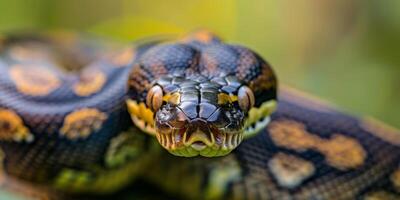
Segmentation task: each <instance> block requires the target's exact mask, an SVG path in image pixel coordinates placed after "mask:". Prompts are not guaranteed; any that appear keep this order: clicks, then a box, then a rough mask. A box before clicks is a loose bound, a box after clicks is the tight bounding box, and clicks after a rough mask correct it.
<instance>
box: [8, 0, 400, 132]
mask: <svg viewBox="0 0 400 200" xmlns="http://www.w3.org/2000/svg"><path fill="white" fill-rule="evenodd" d="M196 28H208V29H210V30H212V31H214V32H216V33H218V34H219V35H220V36H222V37H223V38H224V39H226V40H228V41H230V42H234V43H240V44H245V45H247V46H249V47H251V48H252V49H254V50H256V51H257V52H259V53H260V54H261V55H262V56H264V57H265V58H266V59H267V60H268V61H269V62H270V63H271V64H272V65H273V66H274V68H275V70H276V72H277V74H278V76H279V79H280V81H281V82H283V83H285V84H288V85H291V86H293V87H296V88H299V89H302V90H305V91H307V92H309V93H312V94H314V95H316V96H320V97H322V98H324V99H327V100H328V101H331V102H333V103H335V104H337V105H339V107H341V108H343V110H345V111H348V112H351V113H353V114H357V115H371V116H373V117H375V118H378V119H380V120H382V121H385V122H387V123H388V124H391V125H393V126H395V127H398V128H400V106H399V103H400V51H399V50H400V48H399V46H400V1H398V0H381V1H362V0H335V1H321V0H304V1H293V0H279V1H266V0H246V1H244V0H243V1H239V0H191V1H185V0H168V1H165V0H153V1H147V0H140V1H139V0H133V1H128V0H112V1H109V0H68V1H54V0H31V1H22V0H13V1H11V0H10V1H4V0H0V32H10V31H27V30H29V31H31V30H38V31H42V30H60V29H61V30H73V31H81V32H82V31H83V32H90V33H93V34H97V35H100V36H104V37H109V38H112V39H114V40H119V41H123V42H125V41H132V40H135V39H138V38H141V37H144V36H150V35H159V34H171V33H173V34H175V33H178V34H182V33H184V32H187V31H190V30H193V29H196Z"/></svg>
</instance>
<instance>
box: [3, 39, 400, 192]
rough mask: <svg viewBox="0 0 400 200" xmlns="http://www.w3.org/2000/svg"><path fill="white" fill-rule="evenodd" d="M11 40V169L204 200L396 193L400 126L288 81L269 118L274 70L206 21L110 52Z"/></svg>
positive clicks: (7, 167) (94, 188) (7, 77)
mask: <svg viewBox="0 0 400 200" xmlns="http://www.w3.org/2000/svg"><path fill="white" fill-rule="evenodd" d="M1 41H2V42H1V49H2V53H1V59H0V147H1V158H2V168H3V170H4V172H5V174H7V175H8V176H11V177H18V178H20V179H23V180H27V181H29V182H34V183H40V184H41V185H45V186H50V187H51V188H53V189H56V190H58V191H63V192H73V193H82V192H83V193H105V192H112V191H115V190H116V189H119V188H121V187H122V186H123V185H126V184H127V183H128V182H131V181H132V180H133V179H134V178H135V177H145V179H146V180H148V181H149V182H152V183H155V184H156V185H160V186H162V188H164V189H165V190H166V191H169V192H171V193H172V194H178V195H182V196H184V197H185V198H194V199H198V198H214V199H215V198H223V197H225V198H234V199H242V198H247V199H268V198H273V199H282V198H285V199H291V198H294V199H354V198H356V197H360V198H361V197H364V198H367V197H368V198H369V197H371V198H372V197H383V198H386V197H390V198H396V197H397V196H396V195H398V192H399V189H400V169H399V161H400V151H399V147H398V146H399V144H400V139H399V135H397V134H396V133H395V132H396V131H395V130H389V129H387V128H382V127H383V126H382V125H380V124H378V123H373V122H371V120H360V119H356V118H353V117H350V116H347V115H344V114H341V113H339V112H337V111H335V109H334V108H331V107H329V106H326V105H324V104H321V103H320V102H319V101H315V100H312V99H309V98H308V97H304V95H302V94H299V93H298V92H295V91H293V90H292V89H282V90H281V94H280V104H279V107H278V110H277V112H276V113H275V114H273V115H272V121H271V123H270V124H269V125H268V128H265V127H266V126H267V124H268V122H269V121H270V117H269V116H270V115H271V113H272V112H273V111H274V110H275V109H276V99H277V90H276V88H277V82H276V78H275V76H274V73H273V71H272V69H271V68H270V66H269V65H268V64H267V63H266V62H265V61H264V60H263V59H262V58H261V57H260V56H258V55H257V54H255V53H254V52H253V51H251V50H249V49H247V48H245V47H241V46H237V45H228V44H225V43H222V42H221V41H220V40H219V39H218V38H217V37H215V36H214V35H212V34H210V33H208V32H197V33H194V34H191V35H189V36H186V37H184V38H181V39H179V40H178V41H177V42H160V41H150V42H145V43H143V44H141V45H137V46H136V47H135V48H127V49H125V50H123V51H121V52H119V53H112V55H111V56H110V50H109V49H108V48H106V47H104V46H101V45H100V44H97V43H96V42H94V43H91V42H87V41H80V40H75V39H73V40H71V41H72V42H71V41H68V40H65V37H64V40H59V39H56V40H54V39H48V38H46V39H43V38H26V37H8V38H7V37H6V38H4V39H2V40H1ZM59 66H62V67H59ZM76 66H86V67H84V68H83V69H80V70H78V71H77V72H76V71H74V68H75V67H76ZM65 68H72V69H70V70H66V69H65ZM132 122H133V123H132ZM138 128H139V129H140V130H141V131H143V132H147V133H149V134H150V135H155V136H156V138H157V140H158V142H159V143H155V142H154V141H153V139H151V138H152V137H151V136H149V135H146V134H144V133H142V132H141V131H139V130H138ZM256 133H259V134H257V135H256ZM254 135H256V136H255V137H252V138H250V139H248V140H247V141H246V142H244V144H242V145H240V146H239V147H238V145H239V144H240V143H241V142H242V139H243V138H247V137H250V136H254ZM160 144H161V145H160ZM159 146H162V147H163V148H164V149H166V150H168V151H169V152H170V153H172V154H174V155H176V156H184V157H193V156H198V155H201V156H205V157H216V156H224V157H220V158H213V159H206V158H191V159H189V158H179V157H176V156H172V155H169V154H165V153H163V151H162V150H160V149H159ZM236 147H238V148H237V149H236V150H234V151H233V152H232V153H231V154H229V153H230V152H231V151H232V150H233V149H235V148H236ZM228 154H229V155H228ZM226 155H227V156H226ZM160 179H161V180H160ZM165 180H168V181H165Z"/></svg>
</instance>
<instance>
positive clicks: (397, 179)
mask: <svg viewBox="0 0 400 200" xmlns="http://www.w3.org/2000/svg"><path fill="white" fill-rule="evenodd" d="M390 180H391V181H392V184H393V186H394V188H396V190H397V191H399V192H400V168H398V169H397V170H396V171H394V172H393V174H392V175H391V176H390Z"/></svg>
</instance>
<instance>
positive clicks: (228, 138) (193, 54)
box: [127, 43, 277, 157]
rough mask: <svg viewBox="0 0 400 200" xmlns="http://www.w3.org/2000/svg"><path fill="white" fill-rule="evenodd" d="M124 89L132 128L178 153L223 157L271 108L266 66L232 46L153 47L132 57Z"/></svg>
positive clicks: (272, 84)
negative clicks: (134, 59) (137, 128)
mask: <svg viewBox="0 0 400 200" xmlns="http://www.w3.org/2000/svg"><path fill="white" fill-rule="evenodd" d="M128 85H129V94H128V96H129V97H130V98H129V99H128V101H127V103H128V109H129V112H130V114H131V118H132V120H133V122H134V123H135V125H136V126H138V127H139V128H141V129H142V130H143V131H145V132H147V133H150V134H152V135H154V136H156V138H157V139H158V141H159V143H160V144H161V146H163V147H164V148H165V149H166V150H168V151H169V152H170V153H172V154H174V155H178V156H185V157H193V156H199V155H200V156H205V157H215V156H223V155H226V154H228V153H229V152H231V151H232V150H233V149H235V148H236V147H237V146H238V145H239V144H240V143H241V142H242V140H243V139H244V138H246V137H249V136H252V135H254V134H256V133H258V132H260V130H261V129H263V128H265V126H266V125H267V123H268V120H269V116H270V114H271V113H272V112H273V111H274V109H275V107H276V85H277V84H276V78H275V75H274V73H273V71H272V69H271V68H270V66H269V65H268V64H267V63H266V62H265V61H264V60H262V59H261V58H260V57H259V56H258V55H257V54H255V53H254V52H252V51H251V50H249V49H247V48H245V47H241V46H235V45H225V44H210V45H205V46H201V45H200V46H198V45H197V46H196V45H188V44H182V43H170V44H161V45H156V46H154V47H151V48H150V49H149V50H147V51H146V52H144V53H143V54H141V55H140V56H139V58H138V59H137V62H136V63H135V65H134V66H133V68H132V71H131V73H130V76H129V81H128Z"/></svg>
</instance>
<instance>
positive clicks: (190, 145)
mask: <svg viewBox="0 0 400 200" xmlns="http://www.w3.org/2000/svg"><path fill="white" fill-rule="evenodd" d="M156 137H157V140H158V142H159V143H160V144H161V146H162V147H164V148H165V149H166V150H168V151H169V152H170V153H172V154H173V155H176V156H183V157H194V156H199V155H200V156H204V157H216V156H224V155H227V154H229V153H230V152H231V151H232V150H233V149H235V148H236V147H237V146H238V145H239V144H240V143H241V142H242V140H243V133H242V132H241V131H237V132H229V133H227V132H223V131H216V130H214V131H212V132H211V131H210V132H203V131H200V130H196V131H193V132H189V131H188V130H186V129H185V130H174V131H173V132H172V133H168V134H164V133H157V134H156Z"/></svg>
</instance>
